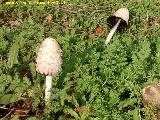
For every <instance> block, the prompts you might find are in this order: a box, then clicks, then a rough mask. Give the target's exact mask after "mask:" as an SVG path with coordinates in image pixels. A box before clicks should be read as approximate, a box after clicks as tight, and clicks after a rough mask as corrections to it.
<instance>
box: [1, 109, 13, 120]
mask: <svg viewBox="0 0 160 120" xmlns="http://www.w3.org/2000/svg"><path fill="white" fill-rule="evenodd" d="M13 111H14V109H11V110H10V111H9V113H7V115H5V116H4V117H3V118H1V119H0V120H4V119H5V118H7V117H8V116H9V115H10V114H11V113H12V112H13Z"/></svg>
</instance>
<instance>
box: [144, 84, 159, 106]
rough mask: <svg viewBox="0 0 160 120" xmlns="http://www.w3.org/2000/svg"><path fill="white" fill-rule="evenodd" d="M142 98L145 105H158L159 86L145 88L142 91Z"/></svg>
mask: <svg viewBox="0 0 160 120" xmlns="http://www.w3.org/2000/svg"><path fill="white" fill-rule="evenodd" d="M142 97H143V101H144V103H145V104H148V103H153V104H160V86H159V85H154V86H147V87H144V88H143V90H142Z"/></svg>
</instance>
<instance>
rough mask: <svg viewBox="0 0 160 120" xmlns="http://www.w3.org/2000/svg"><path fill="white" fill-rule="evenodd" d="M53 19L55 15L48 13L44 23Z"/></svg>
mask: <svg viewBox="0 0 160 120" xmlns="http://www.w3.org/2000/svg"><path fill="white" fill-rule="evenodd" d="M52 19H53V16H52V15H51V14H48V15H47V16H46V17H45V19H44V21H43V22H44V23H46V22H51V21H52Z"/></svg>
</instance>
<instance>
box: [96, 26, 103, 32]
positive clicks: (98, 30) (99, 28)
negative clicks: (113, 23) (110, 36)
mask: <svg viewBox="0 0 160 120" xmlns="http://www.w3.org/2000/svg"><path fill="white" fill-rule="evenodd" d="M103 31H104V29H103V28H102V27H97V28H96V33H102V32H103Z"/></svg>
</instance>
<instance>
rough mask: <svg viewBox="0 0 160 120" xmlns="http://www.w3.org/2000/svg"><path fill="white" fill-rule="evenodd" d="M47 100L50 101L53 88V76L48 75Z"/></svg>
mask: <svg viewBox="0 0 160 120" xmlns="http://www.w3.org/2000/svg"><path fill="white" fill-rule="evenodd" d="M45 85H46V86H45V102H46V104H48V103H49V99H50V97H51V89H52V76H46V84H45Z"/></svg>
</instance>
